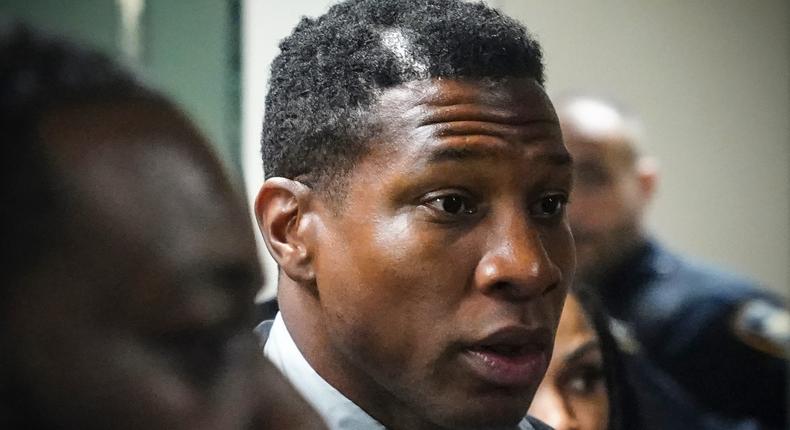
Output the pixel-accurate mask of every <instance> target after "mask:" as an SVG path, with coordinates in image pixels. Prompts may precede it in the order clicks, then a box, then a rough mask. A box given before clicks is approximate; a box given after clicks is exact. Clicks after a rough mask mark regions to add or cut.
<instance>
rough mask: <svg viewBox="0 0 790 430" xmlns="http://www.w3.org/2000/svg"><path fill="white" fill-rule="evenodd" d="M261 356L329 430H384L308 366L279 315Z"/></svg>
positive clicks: (524, 425) (524, 428)
mask: <svg viewBox="0 0 790 430" xmlns="http://www.w3.org/2000/svg"><path fill="white" fill-rule="evenodd" d="M263 353H264V355H265V356H266V357H267V358H268V359H269V360H271V362H272V363H274V365H275V366H277V368H279V369H280V371H281V372H282V373H283V375H285V377H286V378H288V380H289V381H290V382H291V384H293V386H294V388H296V390H297V391H298V392H299V394H301V395H302V397H304V398H305V399H306V400H307V402H308V403H310V405H311V406H312V407H313V408H314V409H315V410H316V411H317V412H318V414H319V415H321V417H323V419H324V421H325V422H326V424H327V426H328V427H329V429H330V430H386V427H384V426H383V425H382V424H381V423H379V422H378V421H376V420H375V419H374V418H373V417H371V416H370V415H368V414H367V413H366V412H365V411H363V410H362V408H360V407H359V406H357V405H356V404H355V403H354V402H352V401H351V400H349V399H348V398H347V397H346V396H344V395H343V394H342V393H340V391H337V390H336V389H335V387H333V386H331V385H330V384H329V383H328V382H326V381H325V380H324V378H322V377H321V375H319V374H318V373H317V372H316V371H315V370H314V369H313V367H312V366H310V363H308V362H307V360H306V359H305V358H304V356H303V355H302V353H301V351H299V348H297V346H296V344H295V343H294V341H293V338H292V337H291V334H290V333H288V328H287V327H286V326H285V322H284V321H283V318H282V316H281V315H280V314H279V313H277V316H276V317H275V318H274V323H273V324H272V328H271V331H270V332H269V338H268V340H267V341H266V345H265V346H264V349H263ZM517 429H518V430H534V429H533V427H532V425H531V424H530V423H529V422H528V421H527V420H526V419H524V420H522V421H521V422H520V423H519V425H518V427H517ZM514 430H515V429H514Z"/></svg>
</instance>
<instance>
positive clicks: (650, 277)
mask: <svg viewBox="0 0 790 430" xmlns="http://www.w3.org/2000/svg"><path fill="white" fill-rule="evenodd" d="M593 287H595V289H596V290H598V292H599V293H600V295H601V298H602V301H603V302H604V306H605V307H606V310H607V311H608V312H609V314H610V315H611V316H612V317H613V330H612V332H613V334H614V335H615V337H616V338H617V339H618V341H619V343H620V346H621V349H623V350H624V352H626V353H627V354H630V356H631V357H632V358H634V359H633V360H631V366H632V367H633V368H634V369H632V370H633V371H634V372H636V373H642V374H643V375H644V376H645V378H640V377H639V376H637V377H636V378H635V379H636V380H635V381H634V384H635V389H636V390H639V389H640V379H642V381H647V380H650V381H655V382H656V384H655V386H654V387H652V389H653V390H654V391H656V390H661V388H660V387H662V386H665V387H669V388H668V389H667V391H669V392H672V393H673V394H672V395H671V396H672V397H674V398H676V399H677V398H682V397H683V396H686V395H687V396H688V397H689V402H686V404H696V405H698V406H699V408H700V410H701V411H703V412H704V413H708V414H710V413H713V414H715V415H719V416H720V418H723V420H724V421H723V422H729V423H733V424H732V425H729V426H727V425H721V426H718V427H717V426H713V425H712V426H708V427H707V428H738V429H740V428H784V423H785V422H784V420H785V417H786V406H787V397H786V390H785V387H786V381H787V367H786V365H787V363H786V361H785V351H786V348H787V347H788V339H790V334H789V333H790V316H788V312H787V309H786V308H785V306H784V305H783V303H782V302H781V300H779V299H778V298H777V297H774V296H772V295H771V294H770V293H768V292H766V291H764V290H763V289H760V288H758V287H756V286H755V285H753V284H752V283H750V282H748V281H746V280H744V279H742V278H739V277H737V276H733V275H731V274H726V273H724V272H722V271H719V270H717V269H714V268H712V267H710V266H706V265H703V264H700V263H696V262H691V261H689V260H684V259H681V258H680V257H678V256H676V255H674V254H672V253H670V252H668V251H666V250H665V249H663V248H662V247H661V246H659V245H658V244H657V243H655V242H653V241H648V242H647V243H645V244H644V245H643V246H641V247H640V248H639V249H637V250H636V251H635V252H634V253H633V254H632V255H631V257H630V258H628V259H627V260H626V261H625V262H624V263H623V264H621V265H620V266H619V268H618V269H617V270H614V271H613V272H612V273H611V274H610V276H608V277H607V279H606V280H604V281H603V282H600V283H599V284H598V285H595V286H593ZM648 374H649V375H648ZM662 379H664V380H663V381H662ZM643 388H644V387H643ZM665 394H666V393H663V394H661V393H660V394H659V395H660V396H664V395H665ZM675 413H676V412H675V411H672V412H670V414H675ZM744 423H746V424H744ZM749 423H752V424H749ZM757 423H759V425H758V424H757ZM678 428H679V427H678ZM684 428H694V426H688V427H684Z"/></svg>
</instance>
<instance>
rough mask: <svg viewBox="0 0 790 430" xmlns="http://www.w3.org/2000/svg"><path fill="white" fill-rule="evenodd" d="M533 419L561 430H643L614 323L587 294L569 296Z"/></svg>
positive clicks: (534, 404) (579, 291)
mask: <svg viewBox="0 0 790 430" xmlns="http://www.w3.org/2000/svg"><path fill="white" fill-rule="evenodd" d="M529 413H530V414H531V415H533V416H535V417H537V418H540V419H541V420H543V421H544V422H546V423H547V424H549V425H551V426H553V427H554V428H555V429H556V430H571V429H577V430H624V429H637V428H641V426H640V425H639V423H638V410H637V404H636V400H635V396H634V395H633V389H632V386H631V384H630V383H629V381H628V380H627V378H626V377H625V370H624V366H623V360H622V356H621V353H620V350H619V348H618V346H617V344H616V343H615V340H614V338H613V337H612V334H611V332H610V328H609V318H608V317H607V316H606V315H605V314H604V312H603V310H602V308H601V306H600V304H599V303H598V300H597V297H595V296H594V295H593V294H591V293H590V292H589V291H587V290H585V289H583V288H578V289H575V290H573V291H572V292H571V293H569V294H568V298H567V299H566V302H565V308H564V309H563V312H562V317H561V318H560V324H559V327H558V328H557V336H556V338H555V341H554V352H553V356H552V360H551V363H550V364H549V368H548V370H547V371H546V376H545V377H544V379H543V383H542V384H541V385H540V387H539V388H538V391H537V393H536V394H535V398H534V400H533V401H532V406H531V407H530V410H529Z"/></svg>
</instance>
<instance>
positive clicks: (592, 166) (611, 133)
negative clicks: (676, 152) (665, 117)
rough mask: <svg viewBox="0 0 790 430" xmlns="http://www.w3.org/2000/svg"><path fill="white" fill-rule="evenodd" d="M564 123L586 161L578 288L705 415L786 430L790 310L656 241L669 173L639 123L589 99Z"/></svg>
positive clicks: (579, 165)
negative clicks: (657, 202) (651, 229)
mask: <svg viewBox="0 0 790 430" xmlns="http://www.w3.org/2000/svg"><path fill="white" fill-rule="evenodd" d="M558 115H559V117H560V121H561V124H562V131H563V136H564V138H565V142H566V145H567V146H568V150H569V151H570V152H571V154H572V155H573V157H574V160H575V170H576V182H575V189H574V193H573V196H572V202H573V203H572V204H571V205H570V207H569V217H570V221H571V226H572V229H573V232H574V238H575V239H576V247H577V258H578V271H577V281H578V282H579V283H584V284H587V285H588V286H591V287H593V289H594V290H596V291H597V292H598V293H599V294H600V295H601V298H602V299H603V302H604V304H605V306H606V308H607V310H608V312H609V313H610V314H611V316H612V317H613V318H614V319H615V320H616V321H617V323H616V324H615V325H616V329H615V332H616V334H617V333H621V334H622V333H630V335H631V337H630V338H627V336H626V338H627V339H624V344H625V347H626V349H629V350H630V351H632V352H634V353H637V354H638V355H639V356H640V357H644V358H646V360H647V363H648V367H649V368H655V369H657V371H658V372H660V374H661V375H668V378H667V380H668V383H669V384H670V385H673V386H679V387H680V389H681V390H682V391H683V392H685V393H687V394H688V395H689V398H690V400H691V401H692V402H694V403H696V404H697V405H698V407H699V410H700V411H702V413H705V414H712V415H714V416H716V417H720V418H722V419H723V420H725V421H727V420H731V421H736V422H744V421H746V422H751V423H757V424H758V425H760V426H766V427H769V428H783V427H784V423H785V421H784V420H785V411H786V405H787V403H786V399H787V397H786V392H785V386H786V361H785V358H786V354H785V353H786V351H785V348H787V345H788V338H789V336H788V332H789V331H790V317H788V313H787V310H786V308H785V307H784V305H783V304H782V302H781V301H780V300H779V299H778V298H776V297H774V296H772V295H770V294H769V293H768V292H766V291H765V290H764V289H761V288H758V287H757V286H756V285H754V284H753V283H751V282H750V281H747V280H745V279H743V278H742V277H739V276H736V275H733V274H730V273H726V272H724V271H722V270H720V269H717V268H714V267H711V266H709V265H707V264H704V263H701V262H698V261H695V260H692V259H690V258H687V257H685V256H681V255H679V254H676V253H674V252H672V251H669V250H668V249H667V248H665V247H664V246H663V245H662V244H661V243H660V242H659V241H657V240H656V239H655V238H653V237H651V236H650V234H649V233H648V231H647V229H646V227H645V221H644V220H645V212H646V210H647V208H648V206H649V204H650V202H651V200H652V198H653V195H654V193H655V189H656V184H657V178H658V171H657V166H656V163H655V162H654V161H652V160H651V159H649V158H648V157H646V156H644V155H643V154H642V152H641V149H640V138H641V136H640V131H641V130H640V124H639V122H638V119H637V118H636V117H635V116H634V115H632V114H629V113H627V112H626V111H624V110H623V109H621V108H619V107H618V106H617V105H616V104H614V103H612V102H609V101H606V100H604V99H600V98H596V97H590V96H581V95H579V96H569V97H565V98H563V99H561V100H560V101H559V102H558ZM617 328H620V329H624V330H618V329H617ZM622 338H623V337H622V336H621V339H622ZM637 350H638V352H637ZM639 380H640V379H639V377H637V383H638V382H639ZM673 413H676V412H666V411H665V412H664V414H666V415H671V414H673ZM687 426H688V428H692V427H694V424H692V423H687ZM741 428H743V427H741ZM749 428H751V427H749Z"/></svg>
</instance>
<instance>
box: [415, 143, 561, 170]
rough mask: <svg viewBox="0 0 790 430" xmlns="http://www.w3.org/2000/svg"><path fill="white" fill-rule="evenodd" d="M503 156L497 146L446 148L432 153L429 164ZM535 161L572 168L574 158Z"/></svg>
mask: <svg viewBox="0 0 790 430" xmlns="http://www.w3.org/2000/svg"><path fill="white" fill-rule="evenodd" d="M501 154H502V149H501V148H499V147H497V146H480V145H474V146H471V145H470V146H445V147H441V148H437V149H435V150H433V151H431V153H430V155H429V156H428V163H441V162H444V161H463V160H469V159H481V158H494V157H497V156H499V155H501ZM535 161H539V162H546V163H549V164H553V165H557V166H570V165H572V164H573V157H571V155H570V154H569V153H567V152H552V153H549V154H540V155H538V156H536V157H535Z"/></svg>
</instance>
